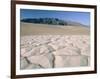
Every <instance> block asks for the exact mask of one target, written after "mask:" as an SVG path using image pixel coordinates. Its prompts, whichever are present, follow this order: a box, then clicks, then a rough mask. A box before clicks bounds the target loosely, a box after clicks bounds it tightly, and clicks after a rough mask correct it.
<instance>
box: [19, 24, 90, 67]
mask: <svg viewBox="0 0 100 79" xmlns="http://www.w3.org/2000/svg"><path fill="white" fill-rule="evenodd" d="M20 46H21V69H39V68H63V67H80V66H82V67H83V66H89V65H90V36H89V29H88V28H86V27H81V26H54V25H43V24H31V23H21V44H20Z"/></svg>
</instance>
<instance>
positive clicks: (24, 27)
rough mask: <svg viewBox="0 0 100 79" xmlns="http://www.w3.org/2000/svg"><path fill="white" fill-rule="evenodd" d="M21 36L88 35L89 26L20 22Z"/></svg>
mask: <svg viewBox="0 0 100 79" xmlns="http://www.w3.org/2000/svg"><path fill="white" fill-rule="evenodd" d="M20 25H21V31H20V32H21V36H25V35H66V34H67V35H84V34H85V35H89V33H90V32H89V28H86V27H83V26H61V25H47V24H33V23H23V22H21V23H20Z"/></svg>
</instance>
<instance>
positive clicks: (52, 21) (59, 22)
mask: <svg viewBox="0 0 100 79" xmlns="http://www.w3.org/2000/svg"><path fill="white" fill-rule="evenodd" d="M21 22H27V23H36V24H51V25H70V26H85V27H88V26H86V25H83V24H80V23H77V22H72V21H64V20H61V19H58V18H26V19H22V20H21Z"/></svg>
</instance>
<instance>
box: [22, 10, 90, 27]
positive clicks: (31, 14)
mask: <svg viewBox="0 0 100 79" xmlns="http://www.w3.org/2000/svg"><path fill="white" fill-rule="evenodd" d="M20 18H21V19H24V18H58V19H61V20H65V21H74V22H78V23H81V24H84V25H88V26H90V13H89V12H75V11H53V10H35V9H21V10H20Z"/></svg>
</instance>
